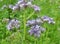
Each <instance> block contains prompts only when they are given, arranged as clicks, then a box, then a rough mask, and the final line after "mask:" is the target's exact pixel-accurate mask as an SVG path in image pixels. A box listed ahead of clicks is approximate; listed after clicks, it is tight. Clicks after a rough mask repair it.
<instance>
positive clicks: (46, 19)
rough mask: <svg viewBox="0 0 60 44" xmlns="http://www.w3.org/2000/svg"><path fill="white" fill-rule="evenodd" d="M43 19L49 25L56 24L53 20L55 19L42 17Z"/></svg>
mask: <svg viewBox="0 0 60 44" xmlns="http://www.w3.org/2000/svg"><path fill="white" fill-rule="evenodd" d="M41 18H42V20H43V21H47V22H48V23H49V24H50V23H53V24H54V23H55V21H54V20H53V18H50V17H48V16H42V17H41Z"/></svg>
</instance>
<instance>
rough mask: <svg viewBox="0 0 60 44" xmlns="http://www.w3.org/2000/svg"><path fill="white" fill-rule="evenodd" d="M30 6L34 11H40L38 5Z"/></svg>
mask: <svg viewBox="0 0 60 44" xmlns="http://www.w3.org/2000/svg"><path fill="white" fill-rule="evenodd" d="M32 7H33V9H34V10H35V11H40V7H38V6H37V5H33V6H32Z"/></svg>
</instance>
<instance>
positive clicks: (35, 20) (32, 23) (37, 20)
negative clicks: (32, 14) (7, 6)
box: [27, 18, 43, 26]
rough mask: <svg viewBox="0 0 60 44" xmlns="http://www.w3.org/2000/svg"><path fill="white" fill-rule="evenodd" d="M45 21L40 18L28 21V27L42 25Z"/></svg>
mask: <svg viewBox="0 0 60 44" xmlns="http://www.w3.org/2000/svg"><path fill="white" fill-rule="evenodd" d="M42 23H43V21H42V20H41V19H40V18H37V19H34V20H28V21H27V26H30V25H35V24H38V25H39V24H42Z"/></svg>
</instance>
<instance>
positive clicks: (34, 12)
mask: <svg viewBox="0 0 60 44" xmlns="http://www.w3.org/2000/svg"><path fill="white" fill-rule="evenodd" d="M34 13H35V12H33V13H32V14H30V16H28V17H27V19H30V17H32V16H33V15H34Z"/></svg>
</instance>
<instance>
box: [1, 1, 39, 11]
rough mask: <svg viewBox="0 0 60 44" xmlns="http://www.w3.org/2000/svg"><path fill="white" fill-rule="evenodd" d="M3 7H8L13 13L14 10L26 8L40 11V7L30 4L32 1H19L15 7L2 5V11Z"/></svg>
mask: <svg viewBox="0 0 60 44" xmlns="http://www.w3.org/2000/svg"><path fill="white" fill-rule="evenodd" d="M5 7H8V8H10V9H12V10H13V11H15V10H20V9H24V8H26V7H31V8H33V9H34V11H40V7H38V6H37V5H34V4H32V1H31V0H30V1H25V0H19V1H18V2H17V3H16V4H15V5H9V6H7V5H4V6H3V7H2V8H3V9H4V8H5Z"/></svg>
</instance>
